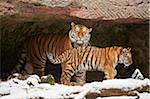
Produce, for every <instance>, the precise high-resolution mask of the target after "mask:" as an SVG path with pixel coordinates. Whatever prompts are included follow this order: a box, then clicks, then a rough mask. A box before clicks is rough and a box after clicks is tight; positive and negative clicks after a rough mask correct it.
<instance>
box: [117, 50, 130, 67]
mask: <svg viewBox="0 0 150 99" xmlns="http://www.w3.org/2000/svg"><path fill="white" fill-rule="evenodd" d="M119 63H123V64H124V65H125V67H126V66H129V65H131V64H132V63H133V61H132V54H131V48H123V49H122V51H121V54H120V55H119Z"/></svg>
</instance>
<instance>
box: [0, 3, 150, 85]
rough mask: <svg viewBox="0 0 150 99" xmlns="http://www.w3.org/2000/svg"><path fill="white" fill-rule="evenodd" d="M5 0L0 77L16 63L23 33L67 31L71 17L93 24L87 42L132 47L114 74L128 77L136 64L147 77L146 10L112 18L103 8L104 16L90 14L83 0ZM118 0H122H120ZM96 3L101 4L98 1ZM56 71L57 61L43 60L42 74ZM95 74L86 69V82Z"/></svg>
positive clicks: (77, 21) (92, 78)
mask: <svg viewBox="0 0 150 99" xmlns="http://www.w3.org/2000/svg"><path fill="white" fill-rule="evenodd" d="M6 1H7V2H6ZM6 1H3V0H2V1H1V2H0V6H1V9H2V8H3V9H5V11H4V10H2V11H1V24H0V30H1V31H0V32H1V33H0V34H1V38H0V41H1V55H0V56H1V57H0V58H1V59H0V60H1V64H0V65H1V78H2V79H5V78H6V76H7V75H8V73H9V72H10V71H11V70H12V69H13V67H14V66H15V64H16V63H17V60H18V58H19V55H20V53H21V45H22V42H23V41H24V39H25V38H26V37H28V36H31V35H36V34H37V33H52V34H60V35H63V34H68V31H69V29H70V23H71V22H72V21H73V22H75V23H80V24H83V25H85V26H87V27H92V28H93V31H92V33H91V35H92V38H91V45H93V46H98V47H107V46H114V45H117V46H124V47H131V48H132V55H133V64H132V65H131V66H129V67H127V68H124V67H123V66H122V65H121V64H120V65H118V66H117V67H116V68H117V71H118V74H117V76H116V77H117V78H129V77H131V75H132V73H133V72H134V70H135V69H136V68H139V69H140V71H141V72H142V74H143V75H144V77H149V23H148V15H147V12H145V11H144V12H145V13H146V14H145V13H143V15H141V14H140V15H141V16H138V17H134V14H133V16H132V14H131V17H128V16H127V15H126V14H125V15H124V16H120V17H117V18H116V17H115V16H109V15H108V14H107V10H106V11H105V10H104V12H105V14H106V15H108V16H104V15H102V14H98V15H97V16H94V14H91V13H94V12H93V9H94V8H91V6H90V5H89V6H88V4H86V3H85V2H84V0H82V2H81V3H82V4H84V5H78V3H77V4H76V3H69V4H68V5H65V6H63V7H62V5H57V7H55V6H54V7H53V6H51V5H47V4H43V3H39V2H34V1H40V0H16V2H12V1H10V0H6ZM29 1H33V2H29ZM41 1H42V0H41ZM54 1H57V0H54ZM74 1H78V0H74ZM89 1H90V0H89ZM96 1H97V0H95V2H96ZM121 1H122V2H123V0H121ZM43 2H44V0H43ZM68 2H69V0H68ZM107 3H108V2H107ZM107 3H105V4H107ZM114 3H115V2H114ZM56 4H57V3H56ZM96 4H97V3H96ZM117 4H119V3H117ZM120 4H121V3H120ZM138 4H139V5H138ZM140 4H143V5H144V4H149V2H142V3H141V2H140V3H137V5H138V7H139V6H140ZM77 5H78V6H77ZM137 5H135V4H132V3H128V5H126V4H124V5H119V6H123V7H127V8H126V9H127V11H128V10H129V9H128V7H130V6H132V7H134V6H137ZM83 7H84V8H83ZM100 7H103V6H102V5H100ZM107 7H108V6H107ZM138 7H137V9H138ZM96 8H97V9H95V11H97V12H95V13H98V11H99V10H98V8H99V7H96ZM104 8H105V7H104ZM140 9H141V8H140ZM85 10H86V11H85ZM88 11H89V12H88ZM91 11H92V12H91ZM129 11H130V10H129ZM136 11H138V10H136ZM139 11H140V10H139ZM108 12H109V11H108ZM109 13H110V12H109ZM111 13H113V12H111ZM118 13H119V12H118ZM137 13H138V12H137ZM137 13H136V14H135V15H137ZM139 13H140V12H139ZM88 15H89V16H88ZM111 18H112V19H111ZM52 67H53V68H52ZM60 71H61V69H60V65H58V66H52V64H50V63H47V66H46V71H45V72H46V74H48V73H51V74H54V77H55V78H56V79H57V80H58V79H59V77H60ZM99 74H101V75H103V74H102V73H100V72H87V82H91V81H93V80H100V79H102V78H100V77H99V76H98V75H99Z"/></svg>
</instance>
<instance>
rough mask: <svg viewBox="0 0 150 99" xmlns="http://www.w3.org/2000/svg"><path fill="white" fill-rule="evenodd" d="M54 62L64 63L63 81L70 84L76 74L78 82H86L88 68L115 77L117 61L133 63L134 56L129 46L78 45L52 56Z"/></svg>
mask: <svg viewBox="0 0 150 99" xmlns="http://www.w3.org/2000/svg"><path fill="white" fill-rule="evenodd" d="M51 58H52V63H54V64H58V63H63V64H64V62H65V64H64V67H63V70H62V75H61V83H63V84H68V83H70V79H71V77H72V76H74V75H75V79H76V82H77V83H80V84H83V83H84V82H85V73H86V71H87V70H98V71H103V72H104V73H105V75H106V78H107V79H113V78H114V77H115V75H116V70H115V66H116V65H117V63H124V64H125V65H130V64H132V56H131V52H130V50H128V48H122V47H117V46H113V47H106V48H97V47H91V46H88V47H77V48H73V49H69V50H67V51H65V52H64V53H62V54H61V55H60V56H59V57H57V58H55V57H51Z"/></svg>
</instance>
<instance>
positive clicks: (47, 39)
mask: <svg viewBox="0 0 150 99" xmlns="http://www.w3.org/2000/svg"><path fill="white" fill-rule="evenodd" d="M91 31H92V28H90V29H88V28H87V27H86V26H84V25H81V24H75V23H73V22H72V23H71V30H70V31H69V36H68V35H64V36H60V35H50V34H38V35H35V36H32V37H30V38H27V39H26V40H25V42H24V44H23V50H22V54H21V58H20V59H19V62H18V64H17V65H16V67H15V69H14V70H13V71H12V73H14V72H19V73H22V74H38V75H39V76H43V75H44V69H45V64H46V60H47V57H48V55H49V54H52V55H53V56H55V57H57V56H58V55H59V54H60V53H62V52H63V51H65V50H67V49H70V48H74V47H76V46H87V45H89V41H90V37H91V34H90V32H91Z"/></svg>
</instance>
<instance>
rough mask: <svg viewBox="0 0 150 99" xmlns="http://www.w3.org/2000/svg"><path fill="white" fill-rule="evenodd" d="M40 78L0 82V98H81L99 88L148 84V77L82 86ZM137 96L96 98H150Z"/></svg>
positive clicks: (141, 94)
mask: <svg viewBox="0 0 150 99" xmlns="http://www.w3.org/2000/svg"><path fill="white" fill-rule="evenodd" d="M39 81H40V79H39V78H38V76H36V75H33V76H31V77H29V78H28V79H26V80H18V79H16V78H14V79H11V80H9V81H7V82H1V83H0V99H20V98H21V99H27V98H33V99H34V98H38V97H42V98H46V99H56V98H57V99H58V98H59V99H60V98H61V99H62V98H74V99H82V98H85V95H86V94H87V93H89V92H97V93H100V90H101V89H110V88H117V89H122V90H126V91H130V90H133V89H136V88H138V87H141V86H146V85H149V86H150V79H144V80H137V79H113V80H104V81H103V82H92V83H86V84H84V85H83V86H66V85H62V84H57V83H55V85H50V84H48V83H40V84H39V83H38V82H39ZM137 94H138V96H112V97H97V99H150V93H138V92H137Z"/></svg>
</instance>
